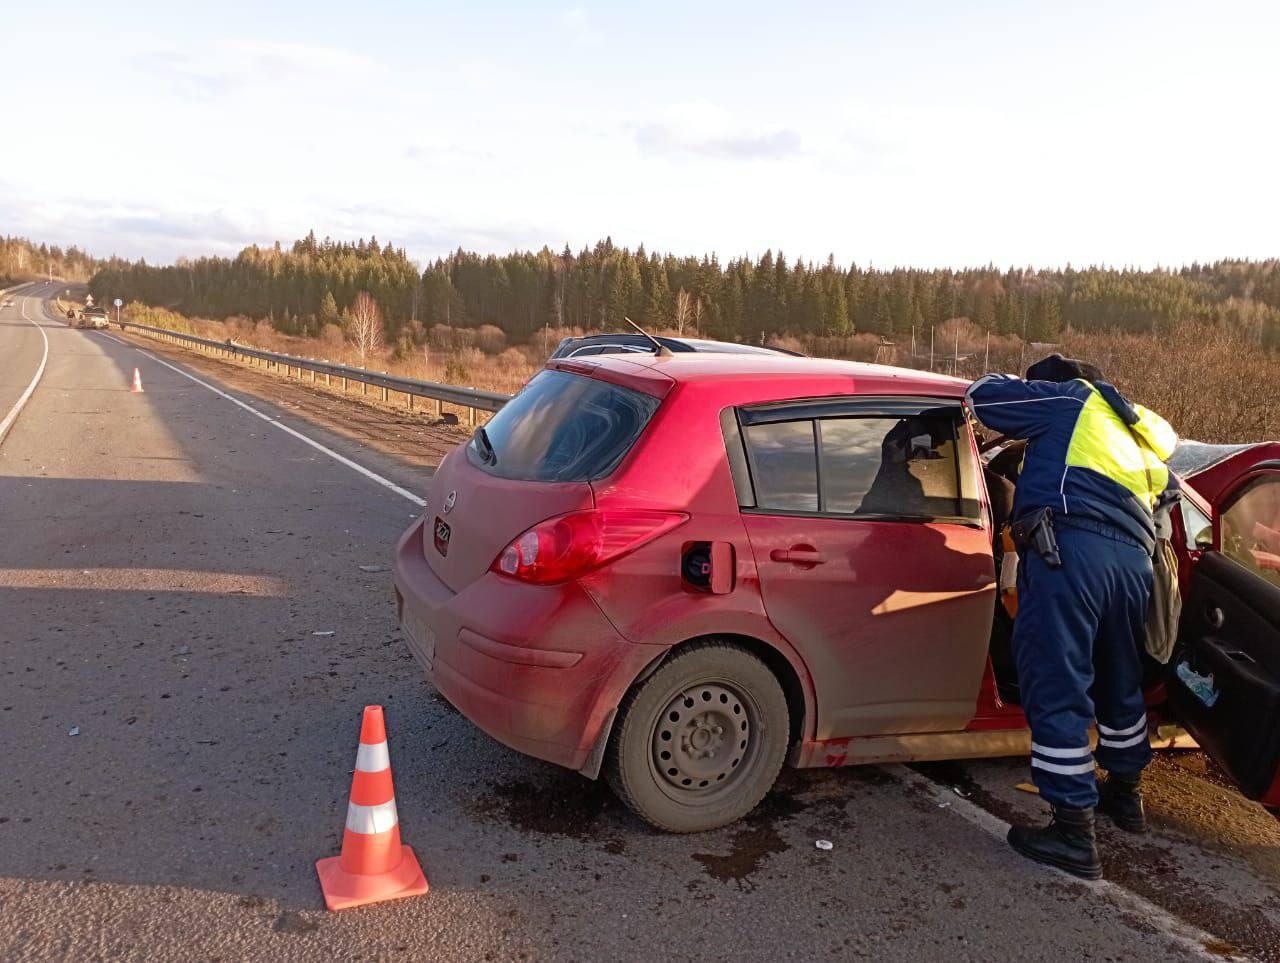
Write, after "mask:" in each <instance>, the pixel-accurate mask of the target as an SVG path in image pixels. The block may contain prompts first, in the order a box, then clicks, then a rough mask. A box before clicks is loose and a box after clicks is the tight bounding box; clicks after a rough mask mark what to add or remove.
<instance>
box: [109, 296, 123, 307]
mask: <svg viewBox="0 0 1280 963" xmlns="http://www.w3.org/2000/svg"><path fill="white" fill-rule="evenodd" d="M111 303H112V304H114V305H115V306H116V307H117V308H118V307H120V305H122V304H124V302H123V301H121V300H120V299H119V298H116V299H115V300H114V301H112V302H111Z"/></svg>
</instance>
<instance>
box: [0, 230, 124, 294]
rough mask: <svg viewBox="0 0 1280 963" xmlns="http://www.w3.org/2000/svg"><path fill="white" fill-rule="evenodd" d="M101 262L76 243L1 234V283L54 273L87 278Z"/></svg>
mask: <svg viewBox="0 0 1280 963" xmlns="http://www.w3.org/2000/svg"><path fill="white" fill-rule="evenodd" d="M99 266H100V262H99V261H97V260H95V259H94V258H92V257H90V256H89V255H88V254H85V253H84V251H81V250H80V249H79V248H76V247H69V248H66V249H63V248H60V247H58V246H57V245H50V244H35V243H33V242H32V241H28V240H27V239H26V238H25V237H0V285H5V284H13V283H15V282H18V281H34V280H37V279H39V278H45V277H49V276H50V275H53V276H54V277H56V278H62V279H63V280H67V281H87V280H89V277H90V276H91V275H92V274H93V273H94V271H96V270H97V269H98V267H99Z"/></svg>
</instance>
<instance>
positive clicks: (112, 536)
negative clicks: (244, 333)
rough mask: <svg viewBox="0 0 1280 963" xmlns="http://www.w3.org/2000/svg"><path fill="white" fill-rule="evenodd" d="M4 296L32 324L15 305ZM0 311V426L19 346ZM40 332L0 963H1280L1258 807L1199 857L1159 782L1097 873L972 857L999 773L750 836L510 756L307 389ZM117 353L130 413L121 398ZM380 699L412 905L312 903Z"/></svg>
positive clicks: (17, 432) (966, 769) (355, 452)
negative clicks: (436, 638)
mask: <svg viewBox="0 0 1280 963" xmlns="http://www.w3.org/2000/svg"><path fill="white" fill-rule="evenodd" d="M15 303H20V304H25V305H28V307H27V311H28V314H32V309H31V305H34V304H35V301H34V300H33V299H27V300H20V299H15ZM17 313H18V320H19V321H20V320H21V308H19V310H18V312H17ZM13 314H14V312H13V311H12V310H7V311H5V312H4V314H3V315H0V321H2V322H3V323H2V324H0V369H2V371H3V377H2V378H0V381H2V382H3V388H2V389H0V390H3V392H5V393H4V394H3V395H0V410H7V405H8V404H11V403H12V402H11V401H9V400H7V399H9V398H10V397H11V395H13V391H14V385H17V384H22V385H23V386H25V383H26V382H25V381H24V378H26V379H29V378H30V375H31V373H32V372H33V371H34V365H35V363H36V361H37V359H36V358H35V355H34V354H33V351H34V345H35V343H36V341H39V340H40V339H39V337H38V332H36V331H35V329H34V327H33V326H32V325H31V324H29V323H28V322H25V321H24V322H21V323H17V322H16V321H11V319H12V318H13ZM32 316H34V314H32ZM24 325H25V327H24ZM43 325H44V330H45V333H46V334H47V335H48V338H49V344H50V355H49V362H48V367H47V370H46V372H45V375H44V379H43V381H42V383H41V384H40V386H39V388H38V389H37V390H36V392H35V394H34V395H33V397H32V399H31V402H30V403H29V404H28V406H27V408H26V410H25V411H24V412H23V413H22V415H21V417H20V418H19V419H18V420H17V422H16V423H15V425H14V426H13V429H12V430H11V432H10V434H9V436H8V437H7V438H6V439H5V440H4V442H3V443H2V444H0V528H2V529H3V537H2V538H0V732H3V736H4V745H5V763H6V765H5V778H4V783H3V788H0V958H3V959H5V960H33V961H34V960H44V959H51V958H56V959H85V958H94V959H100V958H110V959H136V960H170V959H173V960H177V959H190V958H224V959H262V960H276V959H314V960H326V961H327V960H332V959H351V958H387V957H404V958H423V959H426V958H430V959H437V960H480V959H494V960H507V959H522V958H523V959H572V960H598V959H620V960H621V959H652V958H665V959H672V960H692V959H700V960H702V959H714V960H719V959H732V960H756V959H760V960H766V959H767V960H777V959H813V958H817V957H834V958H842V959H843V958H852V957H871V958H876V959H900V960H921V959H940V960H982V961H991V960H1019V961H1027V960H1062V959H1096V960H1102V959H1116V960H1118V959H1126V960H1147V959H1150V960H1184V959H1222V958H1226V957H1228V956H1230V955H1231V954H1232V953H1234V952H1235V951H1234V950H1233V946H1243V947H1245V949H1247V950H1248V951H1249V952H1251V953H1253V954H1254V955H1255V956H1257V957H1259V958H1263V959H1265V958H1267V956H1266V952H1265V951H1266V950H1267V947H1268V946H1273V947H1274V946H1280V941H1277V940H1276V939H1275V934H1276V933H1278V932H1280V929H1276V926H1277V924H1278V923H1280V900H1278V899H1277V880H1278V879H1280V873H1277V871H1276V867H1275V866H1274V865H1273V864H1272V863H1271V862H1268V860H1270V859H1273V858H1274V856H1275V853H1276V852H1277V843H1278V842H1280V835H1273V836H1267V835H1266V833H1267V832H1270V829H1268V828H1266V826H1268V825H1269V824H1265V825H1264V824H1262V823H1259V824H1257V825H1258V826H1260V827H1263V828H1257V827H1255V828H1253V829H1251V830H1250V833H1252V835H1250V833H1243V834H1238V835H1237V836H1236V837H1233V836H1232V833H1233V832H1236V829H1234V828H1231V827H1237V826H1253V824H1252V823H1249V822H1248V821H1249V820H1250V819H1254V818H1256V817H1257V813H1255V812H1252V811H1251V810H1249V809H1248V807H1247V806H1246V805H1245V804H1243V802H1242V801H1235V802H1233V801H1231V800H1232V799H1233V798H1234V799H1235V800H1238V797H1233V796H1232V794H1231V793H1229V792H1228V791H1226V790H1217V789H1216V788H1214V792H1215V793H1217V794H1218V795H1220V796H1221V798H1222V801H1221V802H1217V801H1215V803H1214V806H1215V811H1216V812H1217V813H1220V814H1226V816H1227V818H1228V819H1229V820H1230V826H1226V825H1224V826H1222V827H1220V828H1219V830H1217V836H1218V838H1216V839H1214V840H1209V841H1206V838H1205V835H1204V834H1205V830H1204V828H1203V820H1202V821H1201V822H1199V823H1197V822H1196V821H1195V820H1193V819H1190V818H1189V817H1187V818H1182V815H1180V814H1185V811H1186V807H1185V806H1184V807H1183V808H1182V809H1179V808H1178V807H1179V805H1180V804H1179V803H1178V802H1177V798H1175V795H1170V793H1171V792H1172V790H1169V789H1168V787H1169V786H1173V787H1174V788H1177V787H1178V786H1182V785H1183V783H1182V782H1179V781H1178V780H1181V779H1183V776H1182V775H1177V774H1175V776H1167V774H1166V776H1161V778H1162V779H1163V780H1164V782H1163V783H1162V785H1163V786H1165V789H1164V790H1162V792H1163V793H1164V795H1157V797H1156V799H1155V803H1156V809H1157V812H1156V813H1155V817H1156V820H1157V831H1156V833H1155V834H1153V835H1152V836H1151V837H1148V838H1147V839H1145V840H1143V841H1140V842H1138V841H1134V840H1131V839H1124V838H1121V837H1120V836H1119V835H1118V834H1116V833H1114V832H1113V831H1111V830H1109V829H1108V830H1105V831H1104V843H1105V844H1106V846H1107V847H1108V853H1109V854H1110V856H1109V863H1108V873H1109V874H1110V875H1111V876H1112V877H1113V878H1114V879H1115V880H1116V881H1117V882H1116V883H1111V884H1108V885H1105V886H1092V885H1085V884H1082V883H1079V882H1076V881H1074V880H1071V879H1069V878H1067V877H1064V876H1062V875H1059V874H1057V873H1055V872H1053V871H1050V870H1046V869H1042V868H1039V867H1036V866H1033V865H1031V864H1028V863H1026V862H1025V861H1023V860H1022V859H1020V858H1018V857H1017V856H1015V855H1013V854H1012V853H1010V852H1009V851H1008V850H1007V848H1006V847H1005V846H1004V844H1003V843H1002V842H1001V841H1000V840H999V839H997V838H994V837H995V836H997V835H998V834H999V833H1000V832H1001V831H1002V827H1003V824H1002V823H1001V822H1000V821H999V818H998V817H1001V816H1008V815H1011V814H1013V813H1014V812H1015V811H1019V810H1021V811H1023V812H1035V811H1036V810H1037V807H1038V802H1037V801H1036V800H1035V799H1034V797H1029V796H1027V795H1026V794H1024V793H1019V792H1017V791H1016V790H1015V789H1014V788H1013V787H1014V785H1015V783H1017V782H1019V781H1022V780H1023V779H1025V775H1024V771H1023V764H1022V763H1020V762H1018V761H996V762H988V763H975V764H972V765H964V766H959V765H957V766H952V767H923V769H922V770H921V771H922V772H923V773H924V775H921V774H920V773H917V772H913V771H910V770H902V769H894V768H889V769H879V768H861V769H849V770H837V771H818V772H806V773H788V774H785V775H784V778H783V780H782V782H781V783H780V785H779V787H778V789H777V790H776V791H775V792H774V793H773V794H771V795H770V796H769V797H768V799H767V800H766V802H765V803H764V804H763V805H762V807H761V808H760V810H759V811H758V812H757V813H755V814H753V815H752V816H751V817H750V818H749V819H747V820H746V821H744V822H743V823H741V824H739V825H736V826H731V827H728V828H726V829H724V830H720V831H717V832H713V833H707V834H703V835H700V836H695V837H676V836H665V835H659V834H656V833H654V832H651V831H649V830H647V829H645V828H643V827H642V826H641V825H639V824H638V823H637V822H636V821H635V820H634V819H631V818H629V817H628V816H627V815H626V813H625V812H624V811H623V810H622V809H621V807H620V806H619V804H617V802H616V801H615V800H614V799H613V798H612V796H610V794H609V793H608V791H607V790H606V789H605V788H604V787H603V786H602V785H599V784H593V783H588V782H586V781H584V780H582V779H581V778H580V777H578V776H576V775H575V774H573V773H568V772H564V771H561V770H558V769H554V768H552V767H550V766H547V765H543V764H541V763H538V762H535V761H532V760H529V759H525V758H523V757H521V756H518V755H516V754H514V753H512V752H509V751H507V750H506V749H503V748H502V747H500V746H498V745H496V744H494V743H493V742H492V741H490V740H489V739H487V738H486V737H485V736H484V735H482V734H481V733H480V732H479V731H478V730H476V729H475V728H474V727H473V726H471V725H470V724H468V723H467V722H466V721H465V720H463V719H461V718H460V717H459V716H458V715H457V714H456V713H455V712H454V711H453V710H451V709H450V708H449V707H448V706H447V705H446V704H444V703H443V702H442V701H441V700H440V699H439V698H438V697H437V696H436V695H435V694H434V693H433V692H432V690H431V689H430V687H429V686H428V685H427V684H426V683H425V682H424V681H423V680H422V679H421V676H420V675H419V673H418V671H417V670H416V667H415V665H414V663H413V662H412V660H411V659H410V656H409V654H408V652H407V650H406V649H405V646H404V644H403V643H402V641H401V640H400V638H399V635H398V631H397V627H396V624H395V618H394V611H393V608H392V605H391V602H390V587H389V583H388V577H387V575H386V573H385V571H380V570H376V569H377V567H380V566H385V564H386V563H387V561H388V558H389V555H390V552H391V547H392V545H393V543H394V541H395V539H396V538H397V537H398V536H399V534H400V533H401V532H402V530H403V529H404V528H405V527H406V526H407V525H408V524H409V522H410V519H411V518H412V517H413V515H414V514H415V512H416V511H417V506H416V505H415V504H414V503H413V502H412V501H411V500H409V499H407V498H405V497H403V496H402V495H400V494H397V492H396V491H395V490H394V489H392V488H388V487H386V486H385V485H382V484H379V483H377V482H376V481H375V480H372V479H370V478H369V477H368V476H367V475H363V474H359V473H357V472H356V471H353V470H352V469H351V468H350V467H349V466H348V465H346V464H343V463H342V462H340V461H338V460H336V459H335V458H333V457H330V455H329V454H326V452H325V451H324V450H322V449H320V448H317V447H315V446H314V445H312V444H308V443H306V442H305V441H304V440H302V439H299V438H298V437H296V436H292V435H290V434H288V433H287V432H284V431H281V430H279V428H278V427H277V425H276V424H274V423H273V422H277V421H278V422H279V423H280V424H283V425H285V426H287V427H288V428H289V429H292V430H293V431H295V432H300V433H302V434H304V435H306V436H307V438H309V439H311V440H312V441H314V442H316V443H318V444H320V445H323V446H325V447H327V448H328V449H331V450H332V451H333V452H336V453H339V454H342V455H343V456H344V457H347V458H350V459H353V460H355V461H358V462H359V463H360V464H361V465H363V466H365V467H367V468H368V469H369V470H370V471H372V472H374V473H376V474H378V475H379V476H381V477H382V478H383V479H385V480H387V481H388V482H391V483H393V484H394V485H396V486H399V487H402V488H404V489H406V490H407V491H408V492H411V493H413V492H421V491H422V488H423V486H424V482H425V479H424V477H423V473H422V472H421V471H420V470H418V469H415V468H413V467H412V466H410V465H408V464H406V463H404V462H402V461H398V460H396V459H394V458H391V457H389V456H383V455H378V454H376V453H375V452H373V451H371V450H369V449H366V448H360V447H357V446H355V445H353V444H352V443H351V442H350V441H347V440H344V439H343V438H342V437H339V436H337V435H335V434H332V433H329V432H327V431H326V430H325V429H323V428H321V427H318V426H316V425H314V424H309V423H308V422H307V421H306V420H304V419H303V418H302V417H299V414H298V410H305V396H304V395H302V394H299V396H298V397H299V401H300V405H301V406H302V407H301V409H294V408H292V407H290V408H288V409H284V408H280V407H276V406H274V405H272V404H269V403H267V402H264V401H260V400H257V399H255V398H254V397H252V396H251V395H245V394H242V393H241V391H240V390H238V389H237V388H234V387H231V386H230V384H231V381H232V380H233V379H230V378H227V379H226V380H222V379H220V377H219V374H218V365H217V364H216V363H213V362H204V361H200V362H197V361H196V360H194V359H192V360H191V361H190V362H188V361H184V360H182V356H181V355H177V354H170V353H167V352H166V353H164V354H161V353H160V352H159V351H158V350H156V349H153V348H150V347H146V348H139V347H136V346H134V345H133V344H130V343H126V342H125V341H123V340H121V339H120V338H119V337H118V336H117V335H116V334H115V333H114V332H107V333H102V332H86V331H80V330H73V329H71V328H68V327H66V326H65V325H62V324H60V323H57V322H54V321H46V322H44V323H43ZM33 334H35V335H36V337H35V338H34V339H33V337H32V335H33ZM135 366H136V367H138V368H139V369H140V371H141V374H142V379H143V384H144V387H145V393H144V394H132V393H130V392H129V390H128V386H129V376H130V374H131V372H132V370H133V368H134V367H135ZM24 372H25V375H24ZM193 378H195V379H198V380H193ZM237 383H240V382H237ZM215 388H216V389H217V391H216V392H215V391H214V390H212V389H215ZM20 391H21V388H19V393H20ZM299 391H300V392H301V389H299ZM219 392H220V393H219ZM13 396H16V395H13ZM228 396H230V397H231V398H235V399H238V400H240V401H241V402H243V406H241V405H237V404H235V403H233V401H232V400H230V399H229V398H228ZM250 409H251V410H250ZM0 416H2V415H0ZM362 566H364V567H365V568H362ZM367 568H374V569H375V570H374V571H367V570H365V569H367ZM371 702H379V703H382V704H383V705H385V706H386V707H387V714H388V724H389V728H390V737H391V754H392V762H393V765H394V767H395V778H396V790H397V801H398V804H399V812H400V819H401V828H402V831H403V834H404V838H405V840H406V841H407V842H409V843H411V844H412V845H413V846H414V847H415V848H416V849H417V851H418V853H419V855H420V856H421V858H422V860H423V863H424V866H425V868H426V871H427V875H428V878H429V879H430V881H431V885H432V892H431V893H430V894H429V895H427V896H426V897H423V898H419V899H412V900H405V901H400V902H393V903H389V904H383V905H380V906H375V907H369V908H364V909H360V910H355V911H349V912H344V913H339V914H328V913H325V912H324V911H323V909H322V906H323V904H322V902H321V899H320V893H319V888H318V886H317V884H316V879H315V870H314V865H313V864H314V861H315V860H316V859H317V858H319V857H322V856H327V855H330V854H333V853H336V852H337V851H338V847H339V845H340V840H341V828H342V823H343V815H344V813H345V809H346V801H347V792H348V789H349V785H350V772H351V766H352V761H353V758H354V755H353V754H354V749H355V742H356V739H357V733H358V714H359V710H360V707H361V706H362V705H364V704H365V703H371ZM1177 765H1180V764H1179V763H1176V762H1175V763H1167V764H1166V767H1168V766H1174V767H1176V766H1177ZM1186 780H1201V782H1199V783H1197V784H1196V785H1197V786H1199V785H1201V784H1202V783H1203V784H1204V785H1211V784H1210V783H1206V782H1204V781H1203V779H1202V777H1201V775H1198V774H1196V773H1193V772H1191V771H1190V770H1188V772H1187V773H1186ZM1186 784H1187V785H1190V782H1187V783H1186ZM953 787H954V789H955V790H956V791H953ZM1195 791H1196V792H1201V790H1200V789H1196V790H1195ZM1214 798H1215V800H1216V796H1215V797H1214ZM1233 807H1235V808H1233ZM1254 808H1255V809H1256V807H1254ZM1263 818H1264V819H1265V817H1263ZM1196 833H1199V834H1200V837H1199V838H1196V837H1195V834H1196ZM993 834H994V835H993ZM820 838H821V839H829V840H831V841H833V842H834V844H835V845H834V848H833V849H832V850H831V851H829V852H824V851H821V850H818V849H816V848H815V846H814V841H815V840H816V839H820ZM1117 884H1118V885H1117ZM1134 894H1139V895H1134ZM1139 896H1145V897H1148V898H1149V899H1150V902H1145V901H1143V899H1140V898H1139ZM1155 904H1159V905H1155ZM1206 930H1207V931H1208V932H1209V933H1212V934H1213V935H1212V936H1209V935H1207V934H1206V933H1205V931H1206Z"/></svg>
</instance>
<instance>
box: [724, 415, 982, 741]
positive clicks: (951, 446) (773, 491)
mask: <svg viewBox="0 0 1280 963" xmlns="http://www.w3.org/2000/svg"><path fill="white" fill-rule="evenodd" d="M738 423H739V430H740V439H741V442H742V443H743V445H744V448H745V453H746V461H747V465H748V468H749V472H750V476H751V483H752V492H751V496H750V498H749V499H748V500H747V501H749V504H745V505H743V506H742V518H743V522H744V524H745V526H746V529H747V533H748V536H749V538H750V542H751V550H752V554H753V556H754V558H755V562H756V568H757V571H758V573H759V578H760V587H761V592H762V595H763V598H764V602H765V608H766V611H767V612H768V615H769V618H770V620H771V621H772V623H773V625H774V626H775V627H776V628H777V629H778V631H779V632H780V633H781V634H782V635H784V636H785V637H786V638H787V639H788V641H789V642H790V643H791V644H792V645H793V646H794V647H795V648H796V650H797V651H798V652H799V653H800V654H801V656H802V657H803V658H804V660H805V662H806V664H807V665H808V668H809V672H810V675H811V677H812V678H813V683H814V688H815V692H816V695H817V738H818V739H833V738H842V737H846V736H858V735H873V734H887V733H906V732H943V731H955V730H960V729H963V728H964V727H965V725H966V724H967V723H968V722H969V721H970V720H971V719H972V718H973V715H974V712H975V706H976V702H977V694H978V689H979V684H980V680H981V676H982V672H983V669H984V667H985V665H986V658H987V649H988V645H989V640H990V634H991V620H992V610H993V605H994V586H995V580H994V569H993V563H992V555H991V533H990V530H989V527H988V525H987V522H986V520H985V519H986V515H985V512H984V510H983V506H982V504H981V495H980V489H979V481H978V478H977V474H976V472H977V452H976V449H975V447H974V445H973V439H972V435H971V434H970V431H969V428H968V425H967V424H966V422H965V421H964V419H963V417H962V414H961V409H960V407H959V405H958V403H956V402H950V403H943V402H940V401H939V400H937V399H921V398H895V399H858V400H856V401H850V400H848V399H844V400H840V401H830V402H799V403H784V404H770V405H763V406H755V407H750V408H743V409H740V410H739V412H738Z"/></svg>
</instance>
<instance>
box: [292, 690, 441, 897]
mask: <svg viewBox="0 0 1280 963" xmlns="http://www.w3.org/2000/svg"><path fill="white" fill-rule="evenodd" d="M316 872H317V873H318V874H319V875H320V889H321V891H322V892H323V893H324V905H325V906H327V907H329V909H331V910H340V909H347V908H349V907H352V906H363V905H364V904H366V903H378V902H381V901H382V900H388V899H400V898H402V897H405V896H421V895H422V894H423V893H425V892H426V891H427V888H428V887H427V878H426V876H424V875H423V873H422V867H421V866H419V865H418V857H417V856H415V855H414V854H413V850H412V849H411V848H409V847H408V846H404V845H402V844H401V843H400V823H399V820H398V819H397V818H396V794H395V789H394V787H393V786H392V785H391V757H390V755H389V754H388V753H387V728H386V723H385V722H384V721H383V718H382V706H365V707H364V721H363V722H362V723H361V725H360V748H359V750H357V752H356V772H355V777H354V778H353V779H352V780H351V802H350V803H348V805H347V828H346V830H345V831H344V832H343V834H342V855H341V856H329V857H327V858H325V859H321V860H317V861H316Z"/></svg>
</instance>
